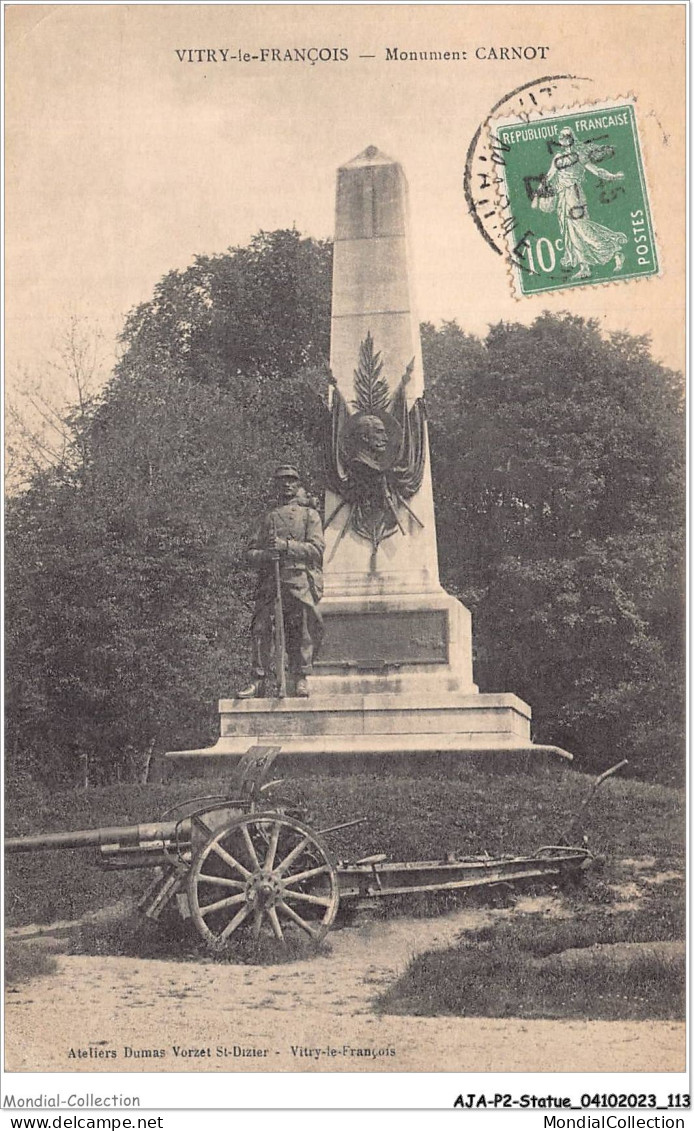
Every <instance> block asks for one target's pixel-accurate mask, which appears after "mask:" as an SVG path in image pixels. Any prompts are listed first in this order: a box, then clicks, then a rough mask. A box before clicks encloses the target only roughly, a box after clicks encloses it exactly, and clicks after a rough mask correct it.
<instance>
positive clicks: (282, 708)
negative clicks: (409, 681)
mask: <svg viewBox="0 0 694 1131" xmlns="http://www.w3.org/2000/svg"><path fill="white" fill-rule="evenodd" d="M219 708H220V715H221V737H220V739H219V741H218V742H217V743H216V745H215V746H211V747H209V748H207V749H201V750H180V751H176V752H172V753H170V754H167V755H166V756H165V760H166V763H167V765H168V767H169V769H170V770H174V771H177V770H178V769H182V770H184V772H186V773H187V774H190V775H191V776H197V775H198V774H199V775H200V776H202V775H204V774H205V773H206V772H208V771H209V770H211V769H217V768H218V767H219V766H220V765H221V764H223V763H224V761H225V758H227V757H229V756H237V755H240V754H245V753H246V751H248V750H249V749H250V748H251V747H252V746H254V745H261V746H262V745H278V746H281V748H282V753H281V757H282V759H287V758H288V759H290V760H291V762H292V764H293V765H296V764H297V762H300V763H305V762H306V761H307V760H308V761H309V762H310V763H311V764H313V763H317V764H318V765H319V766H320V768H321V769H323V768H325V769H328V768H329V767H330V765H332V764H334V763H339V764H342V765H348V766H349V767H350V768H351V769H353V768H356V767H358V766H360V765H361V766H367V767H368V766H373V765H374V762H375V763H376V764H377V765H378V768H379V769H381V768H390V766H391V764H393V765H394V764H396V763H399V762H401V761H402V760H403V759H412V758H415V759H416V758H417V757H419V756H427V759H428V758H430V757H431V756H432V755H436V754H439V755H474V754H486V753H488V754H490V755H491V754H492V753H494V752H500V753H503V754H508V755H513V754H521V753H522V754H524V755H529V756H533V755H538V756H539V755H546V754H553V755H556V756H559V757H563V758H569V759H570V758H571V755H570V754H568V753H567V752H566V751H563V750H561V749H560V748H558V747H547V746H534V745H533V744H532V742H531V741H530V708H529V707H528V705H527V704H526V703H523V701H522V700H521V699H518V698H517V696H515V695H505V694H499V695H489V694H487V695H484V694H483V695H480V694H479V693H477V694H471V695H463V694H460V693H445V692H439V694H438V695H434V694H430V695H429V696H428V697H427V698H426V700H419V701H415V698H414V697H413V696H408V697H404V696H401V695H375V694H371V695H342V696H339V697H337V698H336V697H335V696H332V695H328V696H314V697H313V698H311V699H308V700H305V699H303V700H302V699H251V700H248V699H222V700H221V701H220V704H219Z"/></svg>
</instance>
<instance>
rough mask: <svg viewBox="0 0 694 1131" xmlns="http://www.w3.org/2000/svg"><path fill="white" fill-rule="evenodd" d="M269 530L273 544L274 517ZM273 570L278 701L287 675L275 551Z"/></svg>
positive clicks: (277, 564) (275, 553) (274, 652)
mask: <svg viewBox="0 0 694 1131" xmlns="http://www.w3.org/2000/svg"><path fill="white" fill-rule="evenodd" d="M270 530H271V533H272V539H273V542H276V540H277V525H276V521H275V516H274V515H273V516H272V518H271V520H270ZM273 565H274V570H275V605H274V631H273V658H274V667H275V680H276V683H277V694H278V696H279V698H280V699H286V697H287V673H286V670H285V666H284V654H285V639H284V609H283V607H282V578H281V576H280V555H279V550H277V549H275V552H274V557H273Z"/></svg>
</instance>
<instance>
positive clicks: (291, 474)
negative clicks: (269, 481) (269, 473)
mask: <svg viewBox="0 0 694 1131" xmlns="http://www.w3.org/2000/svg"><path fill="white" fill-rule="evenodd" d="M300 478H301V476H300V475H299V472H298V471H297V470H296V468H295V467H292V466H291V464H289V463H281V464H280V466H279V467H276V468H275V479H300Z"/></svg>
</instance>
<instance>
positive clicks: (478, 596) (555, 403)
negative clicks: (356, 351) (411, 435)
mask: <svg viewBox="0 0 694 1131" xmlns="http://www.w3.org/2000/svg"><path fill="white" fill-rule="evenodd" d="M423 347H424V359H425V367H426V369H427V371H428V372H429V374H430V383H429V391H428V394H427V396H428V406H429V416H430V419H431V435H432V463H433V470H434V478H435V498H436V503H437V525H438V532H439V547H440V553H441V565H442V575H443V577H444V579H445V584H447V586H448V587H449V588H451V589H453V590H454V591H456V592H458V594H459V595H460V596H461V598H462V599H463V600H464V601H465V603H466V604H468V605H469V606H470V607H471V608H472V610H473V613H474V615H475V639H476V646H477V663H476V671H477V678H478V680H479V682H480V684H481V686H482V687H483V689H485V690H509V689H512V690H515V691H517V692H518V693H519V694H520V695H521V696H522V697H524V698H526V699H528V700H529V701H530V702H531V703H532V704H533V706H534V715H535V725H536V730H537V733H538V734H539V735H540V736H541V738H542V740H543V741H553V742H556V743H559V744H560V745H563V746H566V747H568V748H569V749H570V750H572V751H575V752H576V753H577V755H578V756H579V758H580V759H581V760H582V762H583V764H585V765H589V766H594V767H597V766H599V765H605V764H606V762H608V761H610V760H611V759H612V760H614V761H616V760H617V758H618V757H628V758H629V759H630V761H631V762H632V764H633V765H634V766H635V767H636V769H637V770H639V771H640V772H641V773H651V772H653V773H657V774H658V775H659V776H660V777H663V776H668V775H670V776H672V775H674V774H678V773H681V767H682V760H681V753H682V752H681V735H682V731H681V720H682V704H683V698H682V697H683V693H684V672H683V647H682V634H683V616H682V607H683V550H682V547H683V483H684V429H683V415H682V387H681V381H680V378H679V376H678V375H677V374H675V373H673V372H671V371H669V370H667V369H665V368H664V367H662V366H660V365H658V364H657V363H656V362H654V361H653V360H652V358H651V357H650V354H649V350H648V342H647V340H646V339H644V338H634V337H631V336H629V335H626V334H618V335H612V337H611V338H610V339H609V340H607V341H605V340H604V339H603V338H602V336H601V335H600V333H599V330H598V328H597V325H596V324H595V323H592V322H585V321H583V320H582V319H580V318H576V317H572V316H569V315H565V316H554V315H549V314H545V315H542V316H541V317H539V318H537V319H536V320H535V321H534V322H533V324H532V325H531V326H521V325H509V324H499V325H497V326H494V327H492V329H491V330H490V332H489V334H488V336H487V339H486V342H485V343H484V346H482V345H481V343H479V342H476V341H474V340H473V339H470V338H467V337H466V336H465V335H464V334H462V332H461V331H460V329H459V328H458V327H457V326H456V325H455V324H444V326H443V327H442V328H441V329H440V330H439V331H435V330H434V329H433V327H430V326H426V327H424V328H423ZM664 752H665V754H666V757H665V758H663V754H664Z"/></svg>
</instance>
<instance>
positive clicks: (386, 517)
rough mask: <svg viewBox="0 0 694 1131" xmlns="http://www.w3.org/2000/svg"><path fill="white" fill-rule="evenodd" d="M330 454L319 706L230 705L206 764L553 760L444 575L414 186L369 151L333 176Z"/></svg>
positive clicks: (313, 682)
mask: <svg viewBox="0 0 694 1131" xmlns="http://www.w3.org/2000/svg"><path fill="white" fill-rule="evenodd" d="M330 364H331V370H332V379H333V386H332V389H331V403H330V412H331V428H332V446H331V457H330V467H329V489H328V490H327V491H326V505H325V519H324V523H325V543H326V547H325V554H324V581H325V596H324V598H323V600H322V601H321V605H320V609H321V612H322V615H323V619H324V623H325V635H324V639H323V644H322V647H321V651H320V655H319V657H318V659H317V661H316V663H315V665H314V670H313V674H312V675H311V676H310V677H309V679H308V686H309V693H310V694H309V699H308V700H306V699H254V700H238V699H223V700H221V702H220V714H221V737H220V739H219V742H218V743H217V745H216V746H215V747H212V748H211V749H210V750H191V751H181V752H179V753H177V754H171V755H168V756H167V757H168V758H173V759H176V760H178V761H179V762H181V763H186V764H187V765H188V767H189V768H191V767H195V766H197V767H199V766H200V764H201V763H200V759H201V758H205V757H208V758H209V756H212V757H213V760H218V759H223V758H224V757H225V756H228V755H236V754H242V753H244V752H245V751H246V750H247V749H248V748H249V746H251V745H253V743H254V742H257V743H260V744H263V743H270V744H275V743H279V744H280V745H281V746H282V756H284V757H291V758H292V759H294V758H297V759H304V760H305V759H314V758H315V759H318V760H319V761H320V762H325V760H326V759H327V760H328V762H329V763H330V764H333V765H334V764H344V765H346V766H349V767H350V768H354V766H355V759H356V760H358V761H357V764H359V761H361V759H365V760H366V761H367V762H368V763H369V764H373V759H374V758H375V759H376V760H377V764H378V766H379V768H385V767H386V766H388V767H390V766H391V765H394V764H395V763H396V762H398V761H400V760H402V759H406V760H407V759H410V758H414V759H418V758H425V759H427V760H429V761H430V760H431V759H432V758H433V757H434V756H435V755H440V756H442V755H445V756H446V757H451V756H455V755H456V754H460V755H471V754H475V753H479V754H483V755H485V754H489V755H491V754H492V753H493V752H501V753H502V754H503V756H505V757H506V756H510V755H511V754H513V753H515V754H523V755H527V756H529V757H531V756H534V755H536V754H552V755H557V754H558V755H559V756H561V757H565V758H571V755H570V754H567V752H566V751H563V750H560V749H559V748H557V747H539V746H535V745H534V744H533V743H532V742H531V739H530V708H529V707H528V706H527V704H525V703H523V702H522V701H521V700H520V699H518V698H517V697H516V696H515V695H510V694H480V693H479V691H478V689H477V687H476V685H475V683H474V682H473V672H472V630H471V618H470V613H469V612H468V610H467V609H466V608H464V606H463V605H462V604H461V603H460V602H459V601H457V600H456V599H455V598H454V597H452V596H450V595H449V594H448V593H446V592H445V591H444V590H443V589H442V587H441V585H440V583H439V574H438V555H437V546H436V528H435V522H434V501H433V494H432V485H431V466H430V462H429V443H428V436H427V426H426V417H425V411H424V399H423V396H424V382H423V375H422V361H421V347H420V338H419V324H418V322H417V319H416V317H415V313H414V303H413V300H412V295H411V289H410V271H409V244H408V215H407V184H406V181H405V176H404V173H403V171H402V168H401V166H400V165H399V164H398V163H397V162H395V161H392V160H391V159H390V158H388V157H386V156H385V155H384V154H382V153H380V152H379V151H378V150H377V149H375V148H374V147H369V148H368V149H366V150H365V151H364V152H363V153H361V154H360V155H359V156H358V157H356V158H355V159H354V160H353V161H350V162H349V163H348V164H347V165H344V166H342V167H341V168H340V169H339V170H338V181H337V205H336V224H335V247H334V259H333V297H332V323H331V357H330Z"/></svg>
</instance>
